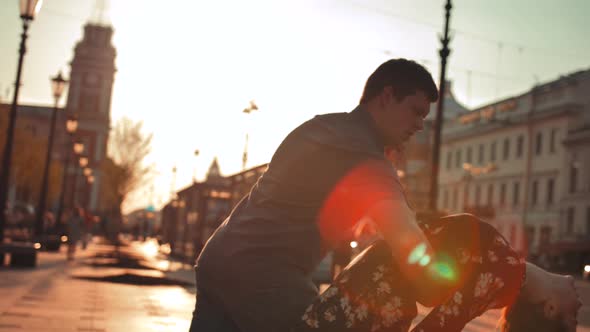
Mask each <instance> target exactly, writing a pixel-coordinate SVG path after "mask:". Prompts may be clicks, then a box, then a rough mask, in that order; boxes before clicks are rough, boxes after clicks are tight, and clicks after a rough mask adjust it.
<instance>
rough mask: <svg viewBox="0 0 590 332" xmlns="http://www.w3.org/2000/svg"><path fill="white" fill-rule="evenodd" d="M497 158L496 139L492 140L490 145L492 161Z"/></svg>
mask: <svg viewBox="0 0 590 332" xmlns="http://www.w3.org/2000/svg"><path fill="white" fill-rule="evenodd" d="M495 160H496V141H493V142H492V145H491V146H490V161H495Z"/></svg>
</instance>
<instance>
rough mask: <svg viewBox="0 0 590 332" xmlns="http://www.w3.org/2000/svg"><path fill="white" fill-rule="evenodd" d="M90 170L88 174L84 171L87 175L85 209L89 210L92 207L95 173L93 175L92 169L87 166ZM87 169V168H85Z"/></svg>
mask: <svg viewBox="0 0 590 332" xmlns="http://www.w3.org/2000/svg"><path fill="white" fill-rule="evenodd" d="M87 169H89V170H90V172H88V175H86V172H84V174H85V175H86V188H87V189H86V202H85V207H84V209H85V210H87V211H88V210H89V209H90V195H91V191H92V184H93V183H94V175H92V169H90V168H87ZM84 170H86V169H84Z"/></svg>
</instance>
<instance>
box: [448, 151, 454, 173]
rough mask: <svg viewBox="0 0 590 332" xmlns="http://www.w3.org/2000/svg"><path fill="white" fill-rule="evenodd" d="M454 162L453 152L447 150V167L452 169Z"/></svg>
mask: <svg viewBox="0 0 590 332" xmlns="http://www.w3.org/2000/svg"><path fill="white" fill-rule="evenodd" d="M452 163H453V152H452V151H448V152H447V169H451V165H452Z"/></svg>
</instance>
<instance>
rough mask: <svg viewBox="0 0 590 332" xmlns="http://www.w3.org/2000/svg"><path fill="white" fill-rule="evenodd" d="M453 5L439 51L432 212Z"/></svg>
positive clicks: (447, 7) (448, 7)
mask: <svg viewBox="0 0 590 332" xmlns="http://www.w3.org/2000/svg"><path fill="white" fill-rule="evenodd" d="M452 8H453V5H452V4H451V0H447V2H446V4H445V27H444V35H443V37H442V38H441V39H440V42H441V43H442V48H441V49H440V51H439V55H440V77H439V79H440V81H439V84H438V103H437V105H436V106H437V107H436V115H435V119H434V140H433V141H434V142H433V144H432V145H433V146H432V171H431V174H430V195H429V196H430V201H429V208H430V211H432V212H434V211H436V203H437V199H438V170H439V161H440V142H441V133H442V122H443V121H444V116H443V114H444V105H445V93H446V87H445V85H446V72H447V58H448V57H449V54H450V53H451V50H450V49H449V42H450V41H451V39H450V37H449V23H450V22H449V21H450V19H451V9H452Z"/></svg>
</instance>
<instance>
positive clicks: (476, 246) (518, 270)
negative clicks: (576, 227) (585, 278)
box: [293, 214, 581, 332]
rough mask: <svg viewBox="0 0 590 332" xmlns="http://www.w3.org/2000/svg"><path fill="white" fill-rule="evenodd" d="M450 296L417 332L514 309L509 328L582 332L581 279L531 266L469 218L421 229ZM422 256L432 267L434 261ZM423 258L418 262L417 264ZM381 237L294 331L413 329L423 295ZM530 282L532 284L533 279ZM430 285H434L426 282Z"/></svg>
mask: <svg viewBox="0 0 590 332" xmlns="http://www.w3.org/2000/svg"><path fill="white" fill-rule="evenodd" d="M421 227H422V229H423V231H424V233H425V234H426V236H427V238H428V240H429V241H430V242H431V244H432V245H433V247H434V248H435V250H436V252H437V255H438V257H437V258H436V261H437V262H439V263H438V265H437V266H433V267H432V269H433V273H438V274H439V275H440V278H442V279H444V281H445V282H447V283H448V284H449V290H450V291H449V292H448V293H447V295H446V296H444V297H441V298H440V299H439V300H438V301H436V302H437V303H432V305H433V306H434V308H433V309H432V310H431V311H430V313H429V314H428V315H427V316H426V317H425V318H424V319H423V320H422V321H421V322H420V323H419V324H418V325H416V326H415V327H414V329H413V330H412V331H424V332H427V331H461V330H462V329H463V328H464V326H465V325H466V324H467V323H469V322H470V321H471V320H472V319H474V318H476V317H478V316H480V315H481V314H483V313H484V312H485V311H486V310H489V309H495V308H502V307H504V306H510V307H509V309H507V310H506V311H505V314H504V320H503V322H502V329H503V331H510V332H512V331H515V332H519V331H532V330H535V331H537V330H539V328H541V326H542V327H543V328H544V329H543V331H575V328H576V313H577V310H578V309H579V307H580V306H581V303H580V302H579V300H578V298H577V294H576V291H575V288H574V284H573V278H571V277H569V276H560V275H556V274H551V273H548V272H546V271H544V270H542V269H539V268H538V267H536V266H534V265H532V264H528V263H525V262H524V259H522V258H520V257H519V255H518V254H517V253H516V252H515V251H514V250H513V249H512V248H511V247H510V246H509V244H508V243H507V242H506V240H505V239H504V238H503V237H502V236H501V235H500V234H499V233H498V232H497V231H496V230H495V229H494V228H493V227H492V226H490V225H489V224H487V223H485V222H483V221H481V220H479V219H477V218H475V217H474V216H471V215H467V214H462V215H454V216H449V217H444V218H440V219H439V220H437V221H435V222H432V223H429V224H423V225H421ZM416 259H417V260H418V261H420V260H421V261H422V263H425V264H428V263H429V262H427V259H424V258H423V257H419V254H418V255H417V257H416ZM416 259H415V260H416ZM393 261H394V260H392V259H391V254H390V251H389V250H388V249H387V246H386V244H385V243H384V242H383V241H381V240H378V241H377V242H375V243H374V244H373V245H371V246H370V247H369V248H368V249H366V250H365V251H364V252H362V253H361V254H360V255H359V256H357V258H355V259H354V260H353V261H352V262H351V263H350V264H349V266H348V267H347V268H346V269H345V270H344V271H343V272H342V273H341V274H340V276H339V277H338V278H337V279H336V280H335V282H334V283H333V284H332V285H331V286H330V287H329V288H328V289H327V290H326V291H325V292H324V293H322V294H321V295H320V296H319V297H318V299H317V300H316V301H315V302H314V303H312V304H311V305H310V306H309V307H308V308H307V310H306V312H305V314H304V315H303V316H302V319H301V321H300V322H299V324H298V326H297V327H296V328H295V329H294V330H293V331H310V330H316V331H318V330H319V331H341V330H347V331H407V330H408V329H409V327H410V325H411V324H412V321H413V319H414V318H415V317H416V315H417V308H416V296H415V294H416V291H415V289H413V287H412V286H411V284H410V283H409V282H408V281H407V280H404V278H403V277H402V274H401V273H399V270H398V267H397V266H395V264H394V263H391V262H393ZM525 278H526V279H525ZM423 287H424V288H426V289H427V288H429V287H430V285H423Z"/></svg>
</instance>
